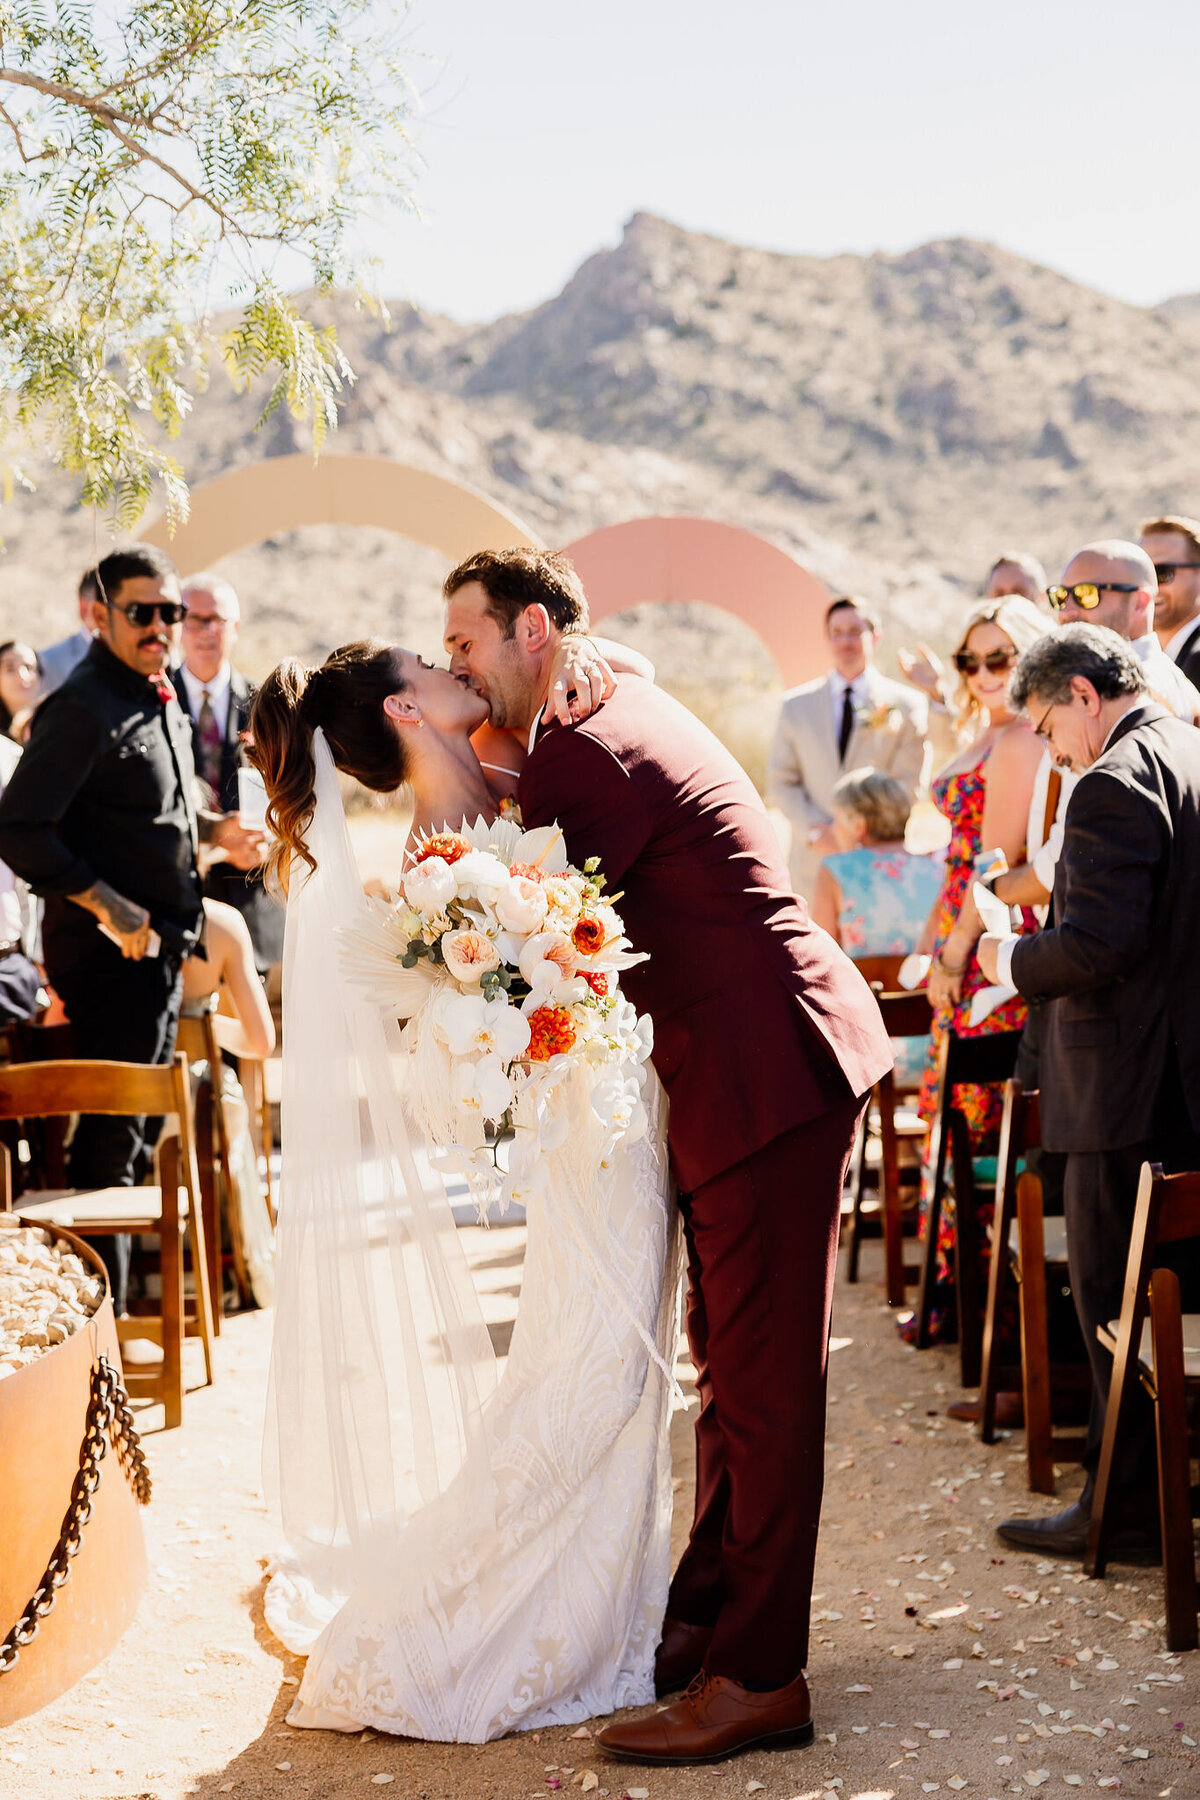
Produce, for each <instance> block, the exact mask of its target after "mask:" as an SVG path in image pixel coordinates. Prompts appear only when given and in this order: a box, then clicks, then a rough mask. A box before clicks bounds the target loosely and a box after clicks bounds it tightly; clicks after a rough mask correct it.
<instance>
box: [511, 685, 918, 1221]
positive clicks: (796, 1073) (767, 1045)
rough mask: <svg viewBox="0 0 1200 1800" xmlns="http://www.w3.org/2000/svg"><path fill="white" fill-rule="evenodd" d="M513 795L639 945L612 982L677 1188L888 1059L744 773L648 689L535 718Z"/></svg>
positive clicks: (874, 1072)
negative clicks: (650, 1063)
mask: <svg viewBox="0 0 1200 1800" xmlns="http://www.w3.org/2000/svg"><path fill="white" fill-rule="evenodd" d="M519 800H520V805H521V812H522V816H523V818H524V821H525V825H526V827H527V828H532V827H534V826H537V825H547V824H549V823H550V822H551V821H552V820H555V819H556V820H557V821H558V822H559V824H560V825H561V826H562V828H563V832H564V835H565V837H566V844H567V852H568V854H569V856H570V857H571V860H572V861H573V862H574V863H576V864H577V865H582V864H583V863H584V861H585V860H586V859H587V858H588V857H590V856H598V857H599V858H600V860H601V867H602V869H603V872H604V874H605V875H606V876H607V878H608V888H609V891H610V892H613V893H615V892H617V891H618V890H620V891H621V892H622V893H623V898H622V900H621V901H620V902H619V910H620V912H621V914H622V916H623V918H624V920H625V927H626V930H627V932H628V935H629V937H630V939H631V941H632V943H633V947H634V949H635V950H644V951H648V952H649V955H650V960H649V962H646V963H640V964H639V965H638V966H637V968H634V969H629V970H627V971H626V972H625V973H624V974H623V975H622V977H621V984H622V987H623V988H624V990H625V992H626V994H627V995H628V997H629V999H630V1000H631V1001H632V1002H633V1004H634V1005H635V1006H636V1007H637V1008H638V1010H639V1012H648V1013H649V1014H650V1017H651V1018H652V1020H653V1022H654V1066H655V1068H656V1069H657V1070H658V1074H659V1076H660V1078H661V1080H662V1083H663V1086H664V1087H665V1088H666V1090H667V1093H668V1095H669V1097H670V1102H671V1117H670V1128H669V1136H670V1149H671V1160H672V1164H673V1167H674V1171H675V1175H676V1179H677V1180H678V1182H679V1184H680V1186H681V1187H682V1188H683V1189H684V1190H685V1191H691V1190H693V1189H695V1188H697V1187H699V1186H700V1185H701V1184H702V1183H704V1182H706V1181H710V1180H711V1179H712V1178H713V1177H714V1176H716V1175H719V1174H721V1173H722V1172H723V1171H724V1170H726V1169H729V1168H732V1167H733V1165H734V1164H735V1163H738V1162H741V1161H743V1160H744V1159H745V1158H746V1157H747V1156H749V1155H751V1154H752V1153H753V1152H754V1151H755V1150H759V1149H761V1148H762V1147H763V1145H765V1144H767V1143H769V1142H770V1141H771V1139H772V1138H775V1137H778V1136H779V1135H780V1134H781V1133H782V1132H785V1131H789V1130H791V1129H792V1127H793V1126H796V1125H802V1124H804V1123H805V1122H806V1121H807V1120H810V1119H814V1118H816V1117H818V1116H819V1115H820V1114H821V1113H824V1112H827V1111H828V1110H829V1109H830V1107H831V1106H833V1105H836V1104H838V1103H839V1102H841V1101H846V1100H849V1099H850V1098H851V1097H853V1096H859V1095H863V1094H865V1093H866V1092H867V1091H868V1089H869V1088H870V1087H871V1086H872V1085H873V1083H874V1082H876V1081H877V1080H878V1079H879V1078H880V1076H881V1075H883V1074H884V1073H885V1071H886V1070H888V1069H890V1068H891V1066H892V1051H891V1047H890V1044H889V1042H888V1039H887V1036H886V1034H885V1032H884V1029H883V1023H882V1019H881V1016H880V1012H879V1008H878V1006H877V1005H876V1003H875V999H874V997H873V995H872V993H871V990H870V989H869V988H868V986H867V984H866V982H865V981H864V980H863V978H862V976H861V975H860V974H859V972H858V970H857V969H856V968H855V967H854V964H853V963H852V962H851V961H850V960H849V958H848V957H846V956H844V955H843V953H842V951H841V950H840V949H839V948H838V946H837V945H836V944H835V943H834V941H833V939H832V938H831V937H830V936H829V935H828V933H827V932H824V931H822V930H820V929H819V928H818V927H817V926H815V925H814V924H813V922H812V920H811V919H810V918H809V916H808V911H807V908H806V907H805V905H804V903H803V901H801V900H798V899H797V898H796V897H795V895H794V894H793V893H792V892H791V889H790V887H789V884H788V876H787V871H786V869H785V867H784V864H783V859H782V856H781V854H780V851H779V847H778V845H777V843H776V840H775V834H774V831H773V829H772V827H771V823H770V821H769V819H768V818H767V814H766V810H765V808H764V806H763V804H762V801H761V800H760V799H759V797H758V794H757V793H756V791H755V789H754V786H753V784H752V783H751V781H750V779H749V777H748V776H747V775H746V774H745V772H744V770H743V769H742V768H741V767H740V766H739V765H738V763H736V762H735V761H734V759H733V757H732V756H731V755H730V754H729V752H728V751H727V750H726V749H725V748H724V747H723V746H722V745H721V744H720V743H719V742H718V740H717V739H716V738H715V737H714V736H713V734H712V733H711V732H710V731H709V730H708V729H707V728H706V727H705V726H703V725H701V723H700V722H699V720H698V719H695V718H693V716H692V714H691V713H690V712H688V711H687V710H686V708H685V707H683V706H680V705H679V703H678V702H677V701H675V700H672V699H671V697H670V695H668V694H665V693H663V691H662V689H661V688H657V687H654V686H652V685H651V684H650V683H649V682H646V681H642V680H639V679H638V677H636V676H632V675H627V676H620V677H619V678H618V681H617V689H616V692H615V693H614V694H613V695H612V697H611V698H610V699H609V700H607V701H606V702H605V703H604V705H603V706H601V707H599V708H598V709H597V711H596V712H594V713H593V714H592V715H591V717H590V718H589V719H587V720H585V721H584V723H583V724H581V725H574V726H569V727H562V726H557V725H544V726H542V727H541V729H540V731H539V735H538V737H537V740H536V742H535V744H534V747H533V750H532V752H531V754H530V756H529V760H528V762H527V763H526V765H525V769H524V772H523V774H522V776H521V784H520V790H519Z"/></svg>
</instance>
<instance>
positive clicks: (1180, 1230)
mask: <svg viewBox="0 0 1200 1800" xmlns="http://www.w3.org/2000/svg"><path fill="white" fill-rule="evenodd" d="M1147 1167H1148V1165H1147V1164H1143V1166H1142V1174H1143V1176H1144V1175H1145V1172H1146V1168H1147ZM1151 1178H1152V1180H1153V1182H1154V1185H1155V1187H1156V1188H1157V1190H1158V1194H1157V1200H1158V1225H1157V1230H1156V1232H1155V1241H1156V1242H1157V1243H1160V1244H1172V1243H1177V1242H1178V1241H1179V1239H1180V1238H1200V1174H1198V1173H1195V1172H1194V1171H1191V1170H1189V1171H1188V1172H1187V1173H1186V1174H1184V1175H1164V1174H1163V1172H1162V1170H1161V1169H1160V1168H1159V1167H1158V1166H1157V1165H1156V1166H1155V1168H1154V1170H1153V1172H1152V1177H1151ZM1138 1199H1139V1201H1140V1200H1141V1192H1140V1189H1139V1192H1138Z"/></svg>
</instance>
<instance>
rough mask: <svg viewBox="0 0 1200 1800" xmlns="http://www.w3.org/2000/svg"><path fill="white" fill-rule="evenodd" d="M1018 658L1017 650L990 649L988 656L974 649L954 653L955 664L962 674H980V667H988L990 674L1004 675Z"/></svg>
mask: <svg viewBox="0 0 1200 1800" xmlns="http://www.w3.org/2000/svg"><path fill="white" fill-rule="evenodd" d="M1016 660H1017V653H1016V651H1015V650H989V651H988V653H987V655H986V656H976V654H975V652H974V651H973V650H956V651H955V653H954V666H955V668H956V669H957V670H958V672H959V674H960V675H978V673H979V671H980V669H986V670H987V672H988V674H989V675H1003V673H1004V671H1005V669H1011V668H1012V666H1013V664H1014V663H1015V662H1016Z"/></svg>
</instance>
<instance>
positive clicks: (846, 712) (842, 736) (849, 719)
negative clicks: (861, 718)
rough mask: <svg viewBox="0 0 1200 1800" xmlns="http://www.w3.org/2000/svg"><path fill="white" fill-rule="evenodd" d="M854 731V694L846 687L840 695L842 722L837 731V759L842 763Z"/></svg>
mask: <svg viewBox="0 0 1200 1800" xmlns="http://www.w3.org/2000/svg"><path fill="white" fill-rule="evenodd" d="M853 731H854V694H853V691H852V690H851V689H850V688H849V687H847V688H846V691H845V693H844V694H843V695H842V723H841V728H840V730H839V731H838V761H839V762H840V763H844V762H845V760H846V751H847V750H848V749H849V747H850V738H851V734H852V733H853Z"/></svg>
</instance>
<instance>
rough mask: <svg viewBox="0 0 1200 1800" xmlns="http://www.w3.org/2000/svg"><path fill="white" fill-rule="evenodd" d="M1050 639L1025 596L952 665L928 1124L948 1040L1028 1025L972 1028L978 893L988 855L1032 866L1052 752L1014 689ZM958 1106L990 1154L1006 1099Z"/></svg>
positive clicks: (1014, 1006)
mask: <svg viewBox="0 0 1200 1800" xmlns="http://www.w3.org/2000/svg"><path fill="white" fill-rule="evenodd" d="M1050 629H1051V624H1050V620H1049V619H1048V617H1047V616H1046V614H1045V613H1043V612H1042V611H1041V610H1040V608H1038V607H1036V606H1034V605H1033V603H1032V602H1031V601H1029V600H1026V599H1025V598H1024V597H1023V596H1021V595H1018V594H1009V595H1005V596H1004V597H1003V598H1002V599H1000V600H985V601H983V602H981V604H980V605H978V606H976V607H975V608H974V609H973V611H972V612H971V613H970V614H969V615H968V617H967V620H966V624H965V626H964V629H963V633H962V636H961V638H960V639H959V641H958V644H957V646H956V648H955V651H954V655H953V658H952V659H951V660H952V663H953V666H954V668H955V669H956V670H957V673H958V691H957V694H956V695H955V706H956V710H957V713H958V720H959V727H960V732H961V734H962V736H963V737H964V738H966V739H967V741H966V742H965V743H964V745H963V748H962V749H961V750H960V751H959V752H958V754H957V755H956V756H955V757H953V758H952V760H951V761H950V762H949V763H948V764H947V765H946V766H945V768H943V769H942V770H941V772H940V774H939V775H938V777H937V779H936V780H935V781H934V784H933V799H934V803H935V805H936V806H937V808H938V810H939V812H941V813H942V814H943V815H944V816H945V818H946V819H948V820H949V823H950V844H949V848H948V849H947V852H946V863H945V873H944V875H943V879H942V885H941V889H940V891H939V893H938V897H937V900H936V901H935V903H934V906H933V909H932V911H931V912H930V915H929V918H928V920H927V921H926V925H925V932H924V935H923V940H922V946H921V947H922V949H924V950H926V951H927V952H928V953H929V954H931V955H932V957H933V966H932V968H931V970H930V974H929V998H930V1001H931V1002H932V1004H933V1009H934V1024H933V1038H932V1044H931V1048H930V1057H929V1062H928V1064H927V1067H926V1072H925V1080H924V1082H923V1084H922V1088H921V1099H920V1103H919V1104H920V1109H921V1113H922V1116H923V1117H925V1118H932V1116H933V1112H934V1108H935V1103H936V1090H937V1079H936V1069H937V1057H938V1049H939V1046H940V1043H941V1040H942V1036H943V1034H944V1033H945V1032H947V1031H950V1030H953V1031H955V1032H957V1033H958V1034H959V1036H963V1037H975V1036H982V1035H985V1034H987V1033H991V1032H997V1031H1012V1030H1014V1029H1017V1028H1019V1027H1020V1026H1021V1025H1022V1024H1023V1023H1024V1019H1025V1004H1024V1002H1023V1001H1021V1000H1017V999H1012V1000H1008V1001H1006V1002H1005V1003H1004V1005H1002V1006H999V1007H997V1008H996V1009H995V1010H994V1011H993V1012H991V1013H989V1014H988V1016H987V1018H986V1019H983V1020H982V1021H981V1022H980V1023H979V1024H978V1025H975V1026H972V1025H971V1023H970V1011H971V1001H972V999H973V998H974V996H975V994H977V993H978V992H979V991H980V989H981V988H984V987H986V986H987V985H988V983H987V981H986V980H985V978H984V976H983V974H982V972H981V970H980V968H979V965H978V963H977V962H976V960H975V943H976V940H977V938H978V935H979V929H980V928H979V922H978V919H977V917H976V914H975V909H974V907H973V906H972V905H971V904H970V886H971V875H972V871H973V868H974V863H975V858H976V856H977V855H978V853H979V851H980V850H981V849H984V848H987V849H989V850H990V849H997V848H998V849H1001V850H1003V851H1004V854H1005V856H1006V857H1007V858H1008V861H1009V863H1010V865H1015V864H1017V863H1019V862H1022V861H1023V860H1024V857H1025V832H1026V823H1027V820H1028V816H1029V802H1030V796H1031V795H1032V793H1033V783H1034V778H1035V776H1036V774H1037V770H1038V764H1039V763H1040V761H1041V753H1042V747H1041V745H1040V743H1039V742H1038V739H1037V737H1036V735H1035V734H1034V732H1033V729H1032V727H1031V726H1030V725H1029V724H1028V723H1027V722H1026V721H1024V720H1022V719H1020V718H1018V717H1017V716H1016V715H1015V714H1014V713H1013V712H1012V710H1011V709H1010V707H1009V704H1008V683H1009V677H1010V676H1011V674H1012V671H1013V669H1014V668H1015V667H1016V663H1017V660H1018V658H1019V657H1020V655H1021V653H1022V651H1024V650H1027V649H1028V648H1029V646H1030V645H1031V644H1033V643H1035V642H1036V641H1037V639H1038V638H1040V637H1042V636H1043V635H1044V634H1045V633H1046V632H1047V631H1049V630H1050ZM1030 925H1031V926H1032V918H1031V919H1030ZM957 1104H958V1106H959V1108H960V1110H961V1111H962V1112H963V1113H964V1114H965V1116H966V1119H967V1123H968V1125H969V1127H970V1130H971V1138H972V1143H973V1145H974V1148H975V1151H976V1154H987V1152H988V1151H989V1149H990V1148H992V1147H993V1140H994V1137H995V1133H996V1130H997V1129H998V1126H999V1119H1000V1094H999V1090H998V1089H993V1088H990V1087H975V1086H972V1087H960V1088H959V1089H958V1090H957ZM942 1220H943V1223H942V1227H941V1231H942V1239H943V1241H942V1246H941V1248H942V1251H943V1257H942V1258H941V1259H940V1269H939V1273H940V1276H941V1278H942V1279H943V1280H947V1279H948V1274H949V1263H948V1259H947V1256H946V1253H948V1252H949V1251H950V1250H951V1249H952V1247H953V1239H954V1223H953V1219H952V1218H949V1217H947V1213H946V1211H943V1214H942ZM947 1292H949V1288H948V1287H947ZM939 1298H940V1294H939ZM941 1310H942V1309H939V1314H940V1312H941Z"/></svg>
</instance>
